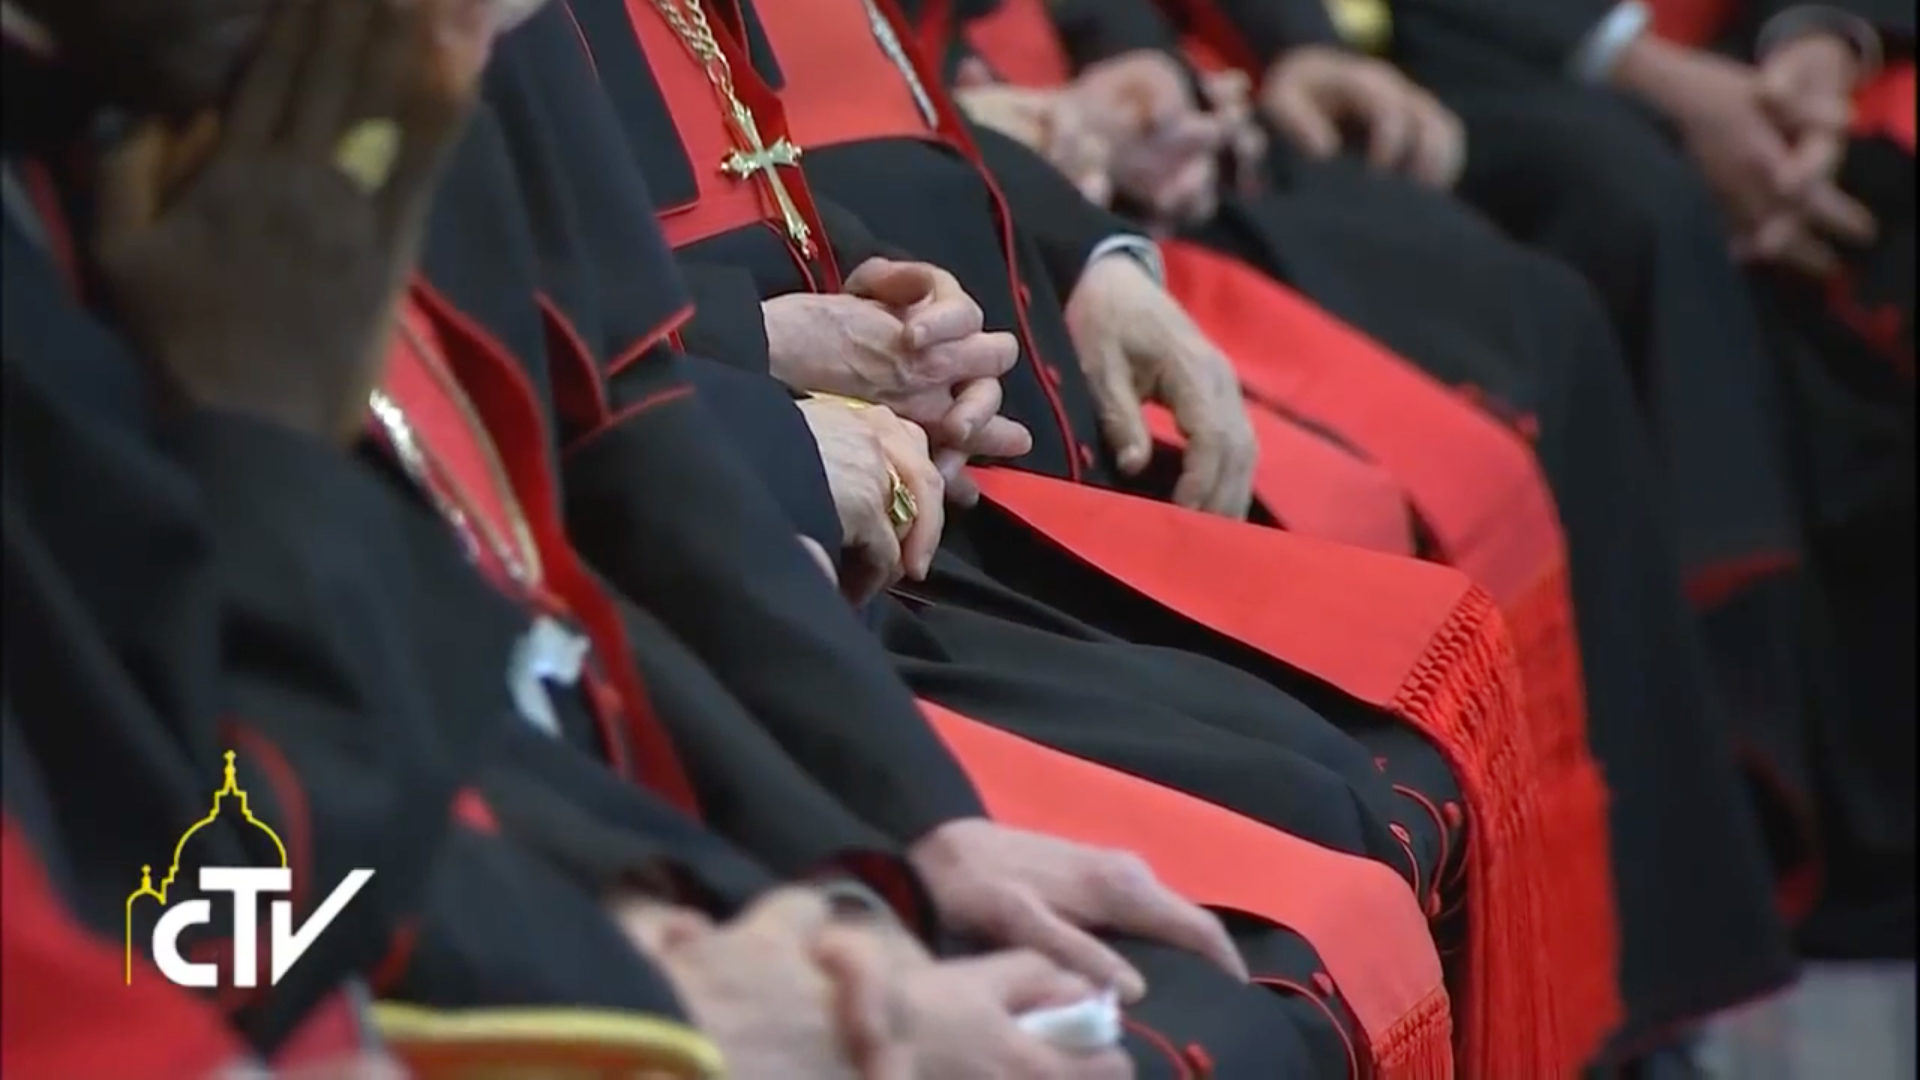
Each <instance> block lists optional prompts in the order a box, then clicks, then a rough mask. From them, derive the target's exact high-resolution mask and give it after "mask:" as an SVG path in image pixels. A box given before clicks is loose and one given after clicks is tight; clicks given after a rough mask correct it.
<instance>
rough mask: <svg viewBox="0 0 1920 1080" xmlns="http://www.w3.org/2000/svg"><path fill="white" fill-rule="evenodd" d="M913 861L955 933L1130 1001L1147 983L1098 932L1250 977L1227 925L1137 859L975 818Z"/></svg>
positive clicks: (926, 846) (932, 837)
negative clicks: (1041, 959)
mask: <svg viewBox="0 0 1920 1080" xmlns="http://www.w3.org/2000/svg"><path fill="white" fill-rule="evenodd" d="M908 857H909V858H910V859H911V860H912V862H913V865H914V868H915V869H917V870H918V871H919V872H920V875H921V877H922V879H923V880H925V882H926V883H927V888H928V890H929V891H930V892H931V893H932V895H933V899H934V903H935V905H936V906H937V907H938V908H939V910H940V914H941V917H942V918H943V919H944V920H945V922H946V924H947V925H948V926H950V927H952V928H953V929H955V930H957V931H960V932H962V933H967V934H972V935H973V936H975V937H978V938H980V939H982V940H985V941H988V942H991V943H993V944H995V945H999V946H1008V947H1015V948H1023V949H1031V950H1033V951H1035V952H1038V953H1040V954H1042V955H1044V956H1046V957H1048V958H1050V959H1051V960H1053V961H1054V962H1055V963H1057V964H1059V965H1060V966H1062V967H1064V968H1067V969H1068V970H1070V971H1073V972H1075V973H1077V974H1079V975H1081V976H1082V977H1084V978H1086V979H1087V980H1088V981H1090V982H1091V983H1093V984H1094V985H1096V986H1112V987H1114V988H1115V989H1117V990H1118V991H1119V992H1120V994H1121V996H1122V997H1123V998H1124V999H1125V1000H1127V1001H1129V1002H1132V1001H1138V1000H1139V999H1140V997H1141V996H1142V995H1143V994H1145V993H1146V990H1147V986H1146V980H1145V979H1144V978H1143V977H1142V976H1141V974H1140V972H1139V971H1138V970H1136V969H1135V968H1134V966H1133V965H1132V964H1129V963H1127V961H1126V960H1125V959H1123V958H1122V957H1121V956H1120V954H1118V953H1116V952H1114V951H1113V950H1112V949H1110V948H1108V947H1107V946H1105V945H1103V944H1101V942H1100V940H1099V939H1098V938H1096V937H1094V936H1093V934H1092V933H1090V932H1089V931H1092V930H1099V929H1107V930H1114V931H1118V932H1121V933H1126V934H1131V935H1134V936H1135V937H1141V938H1147V939H1150V940H1153V941H1159V942H1163V943H1165V944H1168V945H1172V946H1175V947H1178V948H1182V949H1186V950H1187V951H1189V952H1193V953H1197V954H1199V955H1201V956H1204V957H1206V958H1207V959H1208V960H1211V961H1212V962H1213V963H1215V964H1217V965H1219V967H1220V968H1221V969H1222V970H1224V971H1226V972H1227V973H1228V974H1230V975H1233V976H1234V977H1235V978H1238V979H1241V980H1245V979H1246V978H1247V969H1246V964H1245V962H1244V961H1242V960H1241V958H1240V954H1239V951H1238V950H1237V949H1235V948H1234V945H1233V939H1232V938H1230V937H1229V936H1228V935H1227V932H1226V930H1225V929H1224V928H1223V927H1222V926H1221V925H1220V920H1219V919H1217V918H1215V917H1214V916H1213V915H1212V914H1211V913H1210V912H1208V911H1207V910H1206V909H1204V908H1202V907H1200V906H1198V905H1196V904H1192V903H1189V902H1187V901H1186V900H1184V899H1182V898H1181V897H1180V896H1179V895H1178V894H1176V893H1174V892H1173V891H1172V890H1170V889H1168V888H1167V887H1166V886H1165V885H1162V884H1161V883H1160V881H1159V880H1158V879H1157V878H1155V877H1154V875H1153V871H1152V869H1151V868H1149V867H1148V866H1147V864H1146V863H1145V862H1143V861H1141V859H1140V858H1139V857H1138V856H1136V855H1132V854H1129V853H1127V852H1122V851H1105V850H1101V849H1098V848H1091V847H1086V846H1084V845H1081V844H1076V843H1073V842H1071V841H1067V840H1060V839H1056V838H1054V837H1051V836H1043V835H1041V834H1039V833H1031V832H1026V831H1024V830H1021V829H1012V828H1008V827H1006V826H1003V825H999V824H996V823H994V822H991V821H987V820H985V819H981V818H973V819H967V820H962V821H954V822H949V823H947V824H946V825H943V826H941V827H940V828H938V829H935V830H934V831H933V832H931V833H928V834H927V835H926V836H925V837H923V838H921V840H920V841H919V842H918V843H917V844H915V845H914V846H913V848H912V849H911V850H910V851H909V852H908Z"/></svg>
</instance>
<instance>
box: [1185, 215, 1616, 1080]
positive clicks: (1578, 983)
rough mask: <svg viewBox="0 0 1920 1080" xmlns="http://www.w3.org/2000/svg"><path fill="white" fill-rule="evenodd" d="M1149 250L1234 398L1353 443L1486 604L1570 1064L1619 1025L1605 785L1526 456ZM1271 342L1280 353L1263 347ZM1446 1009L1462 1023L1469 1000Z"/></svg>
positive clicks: (1412, 384)
mask: <svg viewBox="0 0 1920 1080" xmlns="http://www.w3.org/2000/svg"><path fill="white" fill-rule="evenodd" d="M1162 252H1163V254H1164V255H1165V257H1166V263H1167V278H1168V287H1169V288H1170V289H1171V290H1172V291H1173V293H1174V295H1175V296H1178V297H1179V298H1180V299H1181V301H1182V303H1184V304H1185V305H1186V307H1187V310H1188V312H1189V313H1190V314H1192V315H1193V317H1194V320H1195V321H1196V322H1198V323H1199V324H1200V326H1201V328H1202V329H1204V330H1206V331H1207V333H1208V336H1210V337H1212V338H1213V340H1214V341H1216V342H1218V343H1219V344H1220V345H1221V347H1222V348H1223V349H1224V350H1225V351H1226V353H1227V355H1228V356H1231V357H1233V358H1234V368H1235V370H1236V371H1237V372H1238V374H1239V376H1240V380H1241V384H1242V386H1243V387H1244V388H1245V391H1246V393H1247V396H1248V397H1249V398H1250V399H1252V400H1254V401H1268V402H1279V403H1283V404H1284V405H1285V406H1286V407H1287V408H1288V409H1290V410H1292V411H1293V412H1295V413H1296V414H1297V415H1299V416H1301V417H1303V418H1305V419H1308V420H1310V421H1312V422H1313V423H1315V424H1318V425H1321V426H1323V427H1325V428H1327V429H1328V430H1330V431H1332V432H1334V433H1335V434H1337V435H1339V436H1340V437H1341V438H1342V439H1345V440H1347V441H1349V442H1351V443H1352V444H1353V445H1355V446H1359V447H1362V448H1364V449H1365V450H1366V452H1367V453H1368V455H1370V456H1371V457H1372V458H1373V459H1374V460H1375V461H1377V462H1379V463H1380V465H1381V467H1382V468H1384V469H1385V470H1386V471H1387V472H1388V473H1389V474H1391V475H1392V476H1393V477H1394V479H1395V480H1397V481H1398V482H1399V483H1400V484H1401V486H1402V488H1403V490H1405V491H1406V493H1407V496H1408V498H1409V500H1410V501H1411V502H1412V504H1413V506H1414V509H1416V510H1417V511H1419V513H1420V516H1421V520H1422V521H1423V522H1424V523H1425V524H1426V525H1427V526H1428V527H1429V528H1430V530H1431V531H1432V534H1433V538H1434V541H1435V544H1436V546H1437V548H1438V556H1439V558H1440V559H1441V560H1442V561H1444V562H1445V563H1447V564H1448V565H1449V566H1453V567H1456V568H1458V569H1459V570H1461V571H1462V572H1464V573H1465V574H1466V575H1467V576H1468V577H1470V578H1472V579H1473V580H1474V581H1475V582H1477V583H1478V584H1480V585H1481V586H1482V587H1484V588H1486V589H1487V590H1488V592H1490V593H1492V594H1493V597H1494V599H1495V600H1497V601H1498V602H1499V604H1500V608H1501V611H1502V612H1503V613H1504V614H1505V616H1506V620H1507V626H1508V628H1509V629H1510V631H1511V632H1512V635H1513V639H1514V646H1515V653H1516V656H1517V658H1518V661H1519V665H1520V671H1521V675H1522V679H1523V683H1524V685H1525V687H1526V706H1527V707H1526V717H1527V723H1528V726H1529V728H1530V729H1531V734H1532V736H1533V747H1534V752H1535V758H1534V762H1533V764H1532V765H1531V766H1530V769H1531V771H1532V772H1533V773H1534V775H1536V776H1537V777H1538V778H1539V784H1540V789H1541V792H1542V797H1543V798H1544V799H1546V800H1547V801H1549V802H1551V803H1553V804H1555V811H1556V812H1555V813H1553V814H1550V815H1548V816H1546V817H1545V818H1544V819H1543V822H1542V829H1543V831H1542V836H1541V842H1542V843H1543V844H1544V845H1545V850H1543V851H1542V852H1541V853H1539V860H1538V862H1537V864H1536V871H1535V872H1536V873H1537V874H1538V875H1539V876H1540V879H1541V882H1542V886H1541V887H1542V888H1543V889H1545V890H1546V891H1547V894H1548V895H1549V896H1551V898H1552V903H1551V904H1550V905H1549V908H1548V915H1547V918H1548V922H1547V926H1546V928H1545V932H1546V935H1547V936H1546V946H1547V948H1548V949H1549V951H1550V952H1552V953H1553V955H1554V958H1555V965H1554V966H1555V969H1556V974H1555V981H1554V992H1556V993H1558V994H1559V995H1561V1004H1562V1006H1563V1016H1564V1020H1565V1027H1564V1029H1563V1036H1564V1038H1565V1039H1566V1043H1565V1048H1564V1053H1565V1055H1566V1056H1565V1058H1564V1063H1565V1064H1567V1065H1569V1066H1571V1065H1574V1064H1578V1063H1579V1062H1580V1061H1581V1060H1583V1059H1584V1057H1585V1056H1586V1054H1587V1053H1589V1052H1591V1051H1593V1050H1595V1049H1597V1048H1598V1047H1599V1045H1600V1042H1601V1040H1602V1039H1604V1037H1605V1036H1606V1034H1607V1033H1608V1031H1610V1030H1611V1029H1612V1027H1613V1025H1614V1024H1615V1023H1617V1022H1618V1020H1619V1015H1620V1013H1619V1010H1620V1005H1619V993H1618V980H1617V944H1618V943H1617V940H1616V934H1617V930H1616V928H1617V922H1616V919H1615V912H1614V909H1613V890H1612V887H1611V885H1612V882H1611V878H1612V874H1611V868H1610V865H1611V864H1610V846H1609V842H1608V833H1607V821H1606V793H1605V788H1604V785H1603V783H1602V781H1601V778H1600V772H1599V769H1598V766H1597V765H1596V764H1595V762H1594V760H1593V757H1592V754H1591V751H1590V749H1589V743H1588V740H1587V715H1586V688H1585V681H1584V679H1583V677H1582V672H1581V668H1580V652H1579V639H1578V634H1577V631H1576V629H1575V625H1574V620H1573V598H1572V592H1571V583H1570V580H1569V578H1568V572H1567V562H1566V541H1565V538H1564V536H1563V535H1562V533H1561V530H1560V519H1559V513H1558V511H1557V510H1556V509H1555V507H1554V503H1553V497H1552V495H1551V493H1550V492H1549V491H1548V490H1547V487H1546V482H1545V480H1544V478H1543V477H1542V476H1541V474H1540V470H1539V466H1538V463H1537V462H1536V461H1535V459H1534V457H1533V453H1532V450H1531V449H1530V448H1529V447H1528V446H1527V444H1526V443H1525V442H1524V441H1523V440H1522V439H1521V438H1520V437H1519V436H1518V435H1516V434H1515V433H1513V432H1511V431H1509V430H1507V429H1506V428H1505V427H1503V426H1502V425H1500V424H1499V423H1497V422H1495V421H1494V420H1493V418H1491V417H1489V416H1487V415H1485V414H1484V413H1482V412H1481V411H1480V410H1479V409H1476V408H1474V407H1473V406H1471V405H1469V404H1468V403H1466V402H1464V401H1462V400H1461V399H1459V398H1458V397H1457V396H1455V395H1453V394H1451V393H1449V392H1448V391H1447V390H1446V389H1445V388H1444V387H1443V386H1441V385H1440V384H1438V383H1436V382H1434V381H1433V380H1432V379H1430V378H1429V377H1427V376H1426V375H1425V374H1424V373H1422V372H1420V371H1419V370H1418V369H1416V368H1414V367H1413V366H1412V365H1411V364H1408V363H1406V362H1405V361H1403V360H1401V359H1400V358H1398V357H1396V356H1394V355H1392V354H1391V353H1389V352H1388V351H1387V350H1386V349H1385V348H1383V347H1381V346H1379V345H1377V344H1375V343H1374V342H1372V341H1371V340H1369V339H1368V338H1367V337H1366V336H1365V335H1363V334H1361V333H1359V332H1358V331H1355V330H1353V329H1352V328H1350V327H1347V326H1345V325H1344V324H1342V323H1340V322H1339V321H1338V320H1336V319H1333V318H1332V317H1330V316H1328V315H1327V314H1326V313H1325V312H1323V311H1321V310H1320V309H1318V308H1316V307H1314V306H1313V305H1312V303H1311V302H1310V301H1308V300H1306V299H1305V298H1304V297H1301V296H1300V295H1298V294H1297V293H1294V292H1293V291H1292V290H1290V289H1288V288H1286V287H1285V286H1284V285H1281V284H1279V283H1278V282H1275V281H1273V280H1272V279H1270V278H1268V277H1266V276H1265V275H1263V274H1261V273H1259V272H1258V271H1257V270H1254V269H1253V268H1251V267H1249V266H1247V265H1245V264H1243V263H1240V262H1239V261H1237V260H1234V259H1232V258H1230V257H1228V256H1224V255H1220V254H1217V253H1215V252H1211V251H1208V250H1206V249H1203V248H1199V247H1196V246H1194V245H1192V244H1186V243H1181V242H1178V241H1175V242H1172V243H1169V244H1165V245H1163V247H1162ZM1275 341H1284V342H1285V343H1286V347H1285V348H1284V349H1278V350H1276V349H1274V348H1273V347H1272V346H1271V344H1270V343H1272V342H1275ZM1471 902H1478V901H1477V900H1474V901H1471ZM1462 1008H1463V1009H1465V1010H1468V1016H1469V1017H1472V1016H1474V1015H1475V1012H1474V1010H1478V1009H1481V1008H1483V1003H1481V1002H1478V1001H1471V1000H1470V1001H1468V1002H1464V1003H1462ZM1496 1011H1497V1010H1496ZM1469 1023H1470V1022H1469ZM1469 1030H1471V1027H1470V1028H1469Z"/></svg>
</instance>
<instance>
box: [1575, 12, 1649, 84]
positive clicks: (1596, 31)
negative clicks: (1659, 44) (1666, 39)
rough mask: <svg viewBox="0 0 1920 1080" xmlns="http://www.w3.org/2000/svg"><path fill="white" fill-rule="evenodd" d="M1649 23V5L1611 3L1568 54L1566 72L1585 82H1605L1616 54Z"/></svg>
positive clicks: (1621, 51) (1644, 30)
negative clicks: (1609, 7) (1610, 8)
mask: <svg viewBox="0 0 1920 1080" xmlns="http://www.w3.org/2000/svg"><path fill="white" fill-rule="evenodd" d="M1652 23H1653V9H1652V8H1650V7H1648V6H1647V5H1646V4H1645V3H1642V2H1641V0H1623V2H1622V3H1618V4H1615V5H1614V6H1613V10H1612V11H1609V12H1607V17H1606V18H1604V19H1601V20H1600V22H1599V24H1598V25H1597V26H1595V27H1594V28H1593V29H1592V30H1590V31H1588V32H1587V36H1586V37H1585V38H1584V39H1582V40H1581V42H1580V47H1579V48H1577V49H1575V50H1573V55H1572V56H1571V57H1568V59H1567V74H1569V75H1571V76H1573V77H1574V78H1575V79H1577V80H1579V81H1580V82H1583V83H1587V84H1589V85H1597V84H1600V83H1604V82H1606V81H1607V80H1608V78H1610V77H1611V76H1612V75H1613V65H1614V64H1615V63H1618V62H1619V60H1620V54H1621V53H1623V52H1625V51H1626V50H1627V46H1629V45H1631V44H1633V43H1634V41H1635V40H1637V39H1638V38H1639V37H1640V35H1641V34H1644V33H1646V32H1647V27H1648V26H1650V25H1651V24H1652Z"/></svg>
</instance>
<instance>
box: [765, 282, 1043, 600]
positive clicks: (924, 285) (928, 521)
mask: <svg viewBox="0 0 1920 1080" xmlns="http://www.w3.org/2000/svg"><path fill="white" fill-rule="evenodd" d="M762 311H763V314H764V317H765V319H766V329H767V343H768V355H769V357H770V361H771V368H772V373H773V375H774V376H775V377H776V378H778V379H780V380H781V381H782V382H784V383H786V384H787V385H789V386H793V387H795V388H797V389H801V390H806V391H810V392H814V393H825V394H834V395H839V396H841V397H844V398H849V399H854V400H856V401H859V402H867V403H871V405H870V406H869V407H865V408H858V407H852V406H850V405H848V404H846V403H844V402H836V401H833V400H830V399H827V400H814V401H809V402H805V403H803V405H802V409H803V411H804V412H805V414H806V416H807V420H808V423H809V424H810V425H811V426H812V428H813V431H814V436H815V440H816V442H817V443H818V445H819V447H820V451H821V458H822V461H823V462H824V463H825V465H826V467H827V473H828V481H829V483H830V484H831V486H832V487H833V489H834V491H833V493H834V504H835V508H836V510H838V511H839V513H840V521H841V528H842V531H843V533H844V534H845V540H846V546H847V551H848V553H849V555H850V556H851V558H850V560H849V562H850V564H851V565H850V566H849V568H848V570H849V572H847V573H843V574H842V577H841V584H842V586H843V588H844V589H845V591H846V592H847V593H848V594H849V595H850V596H852V597H854V598H855V599H865V598H866V597H869V596H871V595H872V594H873V593H874V592H875V591H877V590H879V589H881V588H885V587H886V586H888V585H890V584H892V583H893V582H895V581H897V580H899V578H900V577H901V576H909V577H913V578H915V579H919V578H924V577H925V576H926V574H927V571H928V568H929V567H930V565H931V563H932V560H933V552H934V549H935V548H936V547H938V546H939V542H940V533H941V529H942V528H943V526H944V522H945V515H944V511H943V509H942V503H943V501H944V502H952V503H955V504H958V505H961V506H969V505H972V503H973V502H974V501H976V500H977V499H978V498H979V491H978V489H977V488H976V487H974V485H973V483H972V482H971V481H970V480H969V479H968V478H967V476H966V472H965V468H964V466H965V465H966V463H967V461H968V460H970V459H971V458H975V457H983V458H1013V457H1019V456H1020V455H1022V454H1025V453H1027V451H1029V450H1030V449H1032V446H1033V439H1032V435H1031V434H1030V433H1029V432H1028V431H1027V430H1026V429H1025V428H1024V427H1022V426H1020V425H1019V424H1018V423H1016V422H1014V421H1013V420H1010V419H1008V418H1007V417H1004V416H1001V415H999V412H1000V404H1001V389H1000V376H1002V375H1004V374H1006V373H1007V371H1009V370H1010V369H1011V368H1012V367H1013V364H1014V362H1015V360H1016V359H1018V356H1019V345H1018V342H1017V341H1016V340H1015V339H1014V337H1013V335H1012V334H1008V333H1003V332H997V331H994V332H989V331H986V330H985V329H984V320H983V317H982V315H981V312H980V307H979V305H978V304H976V303H975V302H974V301H973V299H972V297H970V296H968V295H967V294H966V291H965V290H963V289H962V288H961V287H960V284H959V282H958V281H956V280H955V279H954V277H953V275H951V274H949V273H947V272H946V271H944V270H941V269H939V268H938V267H934V266H930V265H928V264H926V263H917V262H899V261H895V260H891V259H884V258H873V259H869V260H867V261H866V262H864V263H862V264H861V265H860V266H859V267H858V268H857V269H855V270H854V272H853V273H852V274H851V275H849V276H848V278H847V281H846V289H845V291H844V292H842V293H839V294H794V295H790V296H783V297H778V298H776V299H774V300H770V301H768V302H767V303H766V304H765V305H763V307H762ZM896 478H897V479H898V480H899V482H900V483H901V484H902V485H904V486H905V487H906V488H907V490H908V491H910V492H911V493H912V495H913V501H914V504H915V506H916V508H917V510H918V513H917V514H916V515H915V517H914V519H913V521H912V522H911V523H910V524H909V525H907V526H906V527H904V528H899V527H897V526H896V523H895V522H894V521H892V520H891V519H890V517H889V516H888V514H887V508H888V507H889V505H890V504H891V502H892V489H893V484H894V481H895V479H896Z"/></svg>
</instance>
